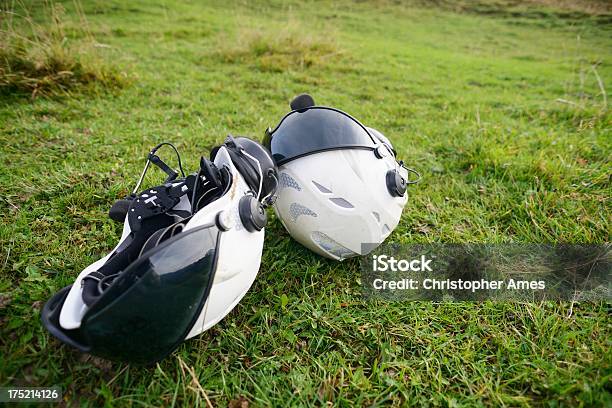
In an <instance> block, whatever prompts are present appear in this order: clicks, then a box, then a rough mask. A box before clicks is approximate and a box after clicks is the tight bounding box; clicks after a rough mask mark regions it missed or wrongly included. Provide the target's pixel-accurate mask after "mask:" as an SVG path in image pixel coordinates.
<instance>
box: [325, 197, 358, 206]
mask: <svg viewBox="0 0 612 408" xmlns="http://www.w3.org/2000/svg"><path fill="white" fill-rule="evenodd" d="M329 201H331V202H332V203H334V204H336V205H337V206H338V207H342V208H355V206H353V204H351V203H349V202H348V201H346V200H345V199H344V198H340V197H335V198H330V199H329Z"/></svg>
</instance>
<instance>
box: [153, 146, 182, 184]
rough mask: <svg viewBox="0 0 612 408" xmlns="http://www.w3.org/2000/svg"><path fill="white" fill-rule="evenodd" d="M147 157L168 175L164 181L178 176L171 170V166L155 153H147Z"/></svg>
mask: <svg viewBox="0 0 612 408" xmlns="http://www.w3.org/2000/svg"><path fill="white" fill-rule="evenodd" d="M148 159H149V161H150V162H151V163H153V164H154V165H156V166H157V167H159V168H160V169H162V170H163V172H164V173H166V174H167V175H168V178H167V179H166V183H167V182H169V181H172V180H174V179H176V178H177V177H178V173H177V172H176V171H174V170H172V168H170V166H168V165H167V164H166V163H164V161H163V160H162V159H160V158H159V156H157V155H156V154H155V153H149V157H148Z"/></svg>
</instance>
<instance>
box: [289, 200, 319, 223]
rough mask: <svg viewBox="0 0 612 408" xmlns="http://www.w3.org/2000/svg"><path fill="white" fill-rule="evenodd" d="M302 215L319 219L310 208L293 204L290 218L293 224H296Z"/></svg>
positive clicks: (290, 209) (290, 208)
mask: <svg viewBox="0 0 612 408" xmlns="http://www.w3.org/2000/svg"><path fill="white" fill-rule="evenodd" d="M300 215H308V216H311V217H318V216H317V213H316V212H314V211H312V210H311V209H310V208H308V207H304V206H303V205H302V204H298V203H293V204H291V205H290V206H289V217H291V221H292V222H296V221H297V219H298V218H299V217H300Z"/></svg>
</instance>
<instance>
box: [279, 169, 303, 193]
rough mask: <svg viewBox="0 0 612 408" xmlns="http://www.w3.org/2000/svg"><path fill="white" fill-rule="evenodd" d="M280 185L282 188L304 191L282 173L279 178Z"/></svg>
mask: <svg viewBox="0 0 612 408" xmlns="http://www.w3.org/2000/svg"><path fill="white" fill-rule="evenodd" d="M278 185H279V186H280V188H281V189H282V188H295V189H296V190H297V191H302V187H300V185H299V184H298V182H297V181H295V179H294V178H293V177H291V176H290V175H288V174H287V173H281V174H280V176H279V181H278Z"/></svg>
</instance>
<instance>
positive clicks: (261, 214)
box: [238, 195, 268, 232]
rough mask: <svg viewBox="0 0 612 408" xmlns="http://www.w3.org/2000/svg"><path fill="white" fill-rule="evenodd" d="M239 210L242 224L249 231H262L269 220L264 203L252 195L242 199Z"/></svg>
mask: <svg viewBox="0 0 612 408" xmlns="http://www.w3.org/2000/svg"><path fill="white" fill-rule="evenodd" d="M238 212H239V214H240V221H242V225H244V228H246V230H247V231H249V232H255V231H261V230H262V229H263V228H264V227H265V226H266V223H267V222H268V214H266V209H265V208H264V206H263V204H262V203H260V202H259V200H257V198H256V197H253V196H251V195H245V196H244V197H242V198H241V199H240V201H239V203H238Z"/></svg>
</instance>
